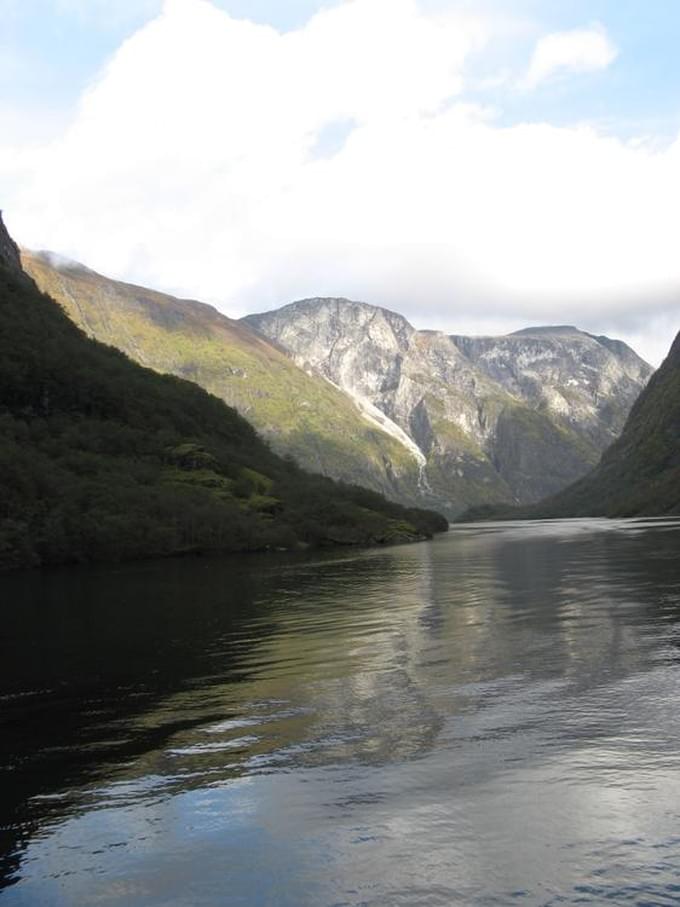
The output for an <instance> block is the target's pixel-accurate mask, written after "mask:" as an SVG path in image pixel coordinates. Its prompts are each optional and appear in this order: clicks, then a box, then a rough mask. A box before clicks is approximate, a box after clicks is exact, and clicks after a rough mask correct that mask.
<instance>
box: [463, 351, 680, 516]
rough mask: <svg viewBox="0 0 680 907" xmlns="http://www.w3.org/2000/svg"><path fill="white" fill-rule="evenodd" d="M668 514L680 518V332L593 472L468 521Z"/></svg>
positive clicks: (476, 514)
mask: <svg viewBox="0 0 680 907" xmlns="http://www.w3.org/2000/svg"><path fill="white" fill-rule="evenodd" d="M666 514H680V334H678V336H677V337H676V338H675V342H674V343H673V346H672V347H671V350H670V353H669V354H668V357H667V358H666V360H665V361H664V363H663V364H662V365H661V367H660V368H659V370H658V371H657V372H656V374H654V375H653V376H652V378H651V380H650V382H649V384H648V385H647V387H646V388H645V389H644V390H643V392H642V394H641V395H640V397H639V399H638V400H637V402H636V403H635V405H634V406H633V408H632V410H631V412H630V416H629V417H628V421H627V422H626V425H625V427H624V430H623V432H622V434H621V437H620V438H619V439H618V441H616V442H615V443H614V444H612V445H611V447H609V449H608V450H607V451H605V453H604V455H603V456H602V460H601V462H600V464H599V465H598V466H597V468H596V469H594V470H593V471H592V472H590V473H589V474H588V475H587V476H585V478H583V479H581V480H580V481H579V482H576V483H575V484H574V485H571V486H570V487H568V488H566V489H564V490H563V491H562V492H561V493H560V494H557V495H555V496H554V497H552V498H550V499H548V500H546V501H542V502H540V503H539V504H537V505H535V506H534V507H530V508H526V509H522V510H518V511H515V510H506V511H495V512H494V511H493V510H487V511H479V510H477V511H475V510H471V511H469V512H468V514H467V515H466V519H477V518H482V517H483V518H492V517H500V518H511V519H520V518H531V519H545V518H556V517H585V516H608V517H626V516H663V515H666Z"/></svg>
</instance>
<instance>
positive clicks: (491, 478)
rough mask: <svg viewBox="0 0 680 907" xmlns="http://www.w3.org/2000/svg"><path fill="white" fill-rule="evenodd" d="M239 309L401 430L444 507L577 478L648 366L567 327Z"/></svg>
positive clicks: (337, 302)
mask: <svg viewBox="0 0 680 907" xmlns="http://www.w3.org/2000/svg"><path fill="white" fill-rule="evenodd" d="M244 320H245V322H246V323H248V324H249V325H251V326H252V327H253V328H255V329H256V330H257V331H259V332H260V333H261V334H262V335H263V336H265V337H267V338H268V339H270V340H272V341H274V342H276V343H277V344H278V345H279V346H280V347H282V348H283V349H285V350H287V351H288V352H289V353H290V355H291V356H292V357H293V359H294V360H295V362H297V364H298V365H299V366H300V367H302V368H304V369H306V370H308V371H310V372H311V373H316V374H320V375H323V376H324V377H325V378H327V379H328V380H329V381H332V382H333V383H334V384H336V385H337V386H338V387H341V388H342V389H343V390H345V391H346V392H347V393H348V394H349V395H350V396H351V397H352V398H353V399H354V400H355V401H356V402H357V404H358V405H359V406H361V407H372V408H373V409H377V410H379V411H380V412H382V413H383V414H384V416H385V418H386V419H389V420H390V423H391V424H392V425H396V426H397V428H398V429H400V430H401V431H403V432H404V433H406V434H407V435H408V436H409V438H410V439H411V441H412V442H413V444H415V445H416V446H417V449H418V450H419V451H420V453H421V467H422V469H421V488H422V489H423V491H424V495H423V497H424V499H425V500H431V501H436V502H437V505H438V507H439V508H440V509H442V510H443V512H445V513H447V514H449V515H455V514H456V513H458V512H460V511H461V509H463V508H464V507H465V506H469V505H475V504H476V505H479V504H482V503H486V504H493V503H501V502H506V503H530V502H534V501H537V500H539V499H541V498H543V497H545V496H546V495H549V494H552V493H554V492H556V491H558V490H560V489H561V488H564V487H565V486H566V485H568V484H569V483H570V482H572V481H574V480H575V479H577V478H579V477H581V476H582V475H583V474H585V473H586V472H587V471H588V470H589V469H590V468H591V467H592V466H593V465H594V464H595V463H597V461H598V460H599V458H600V455H601V453H602V451H603V450H604V449H605V448H606V447H607V446H608V445H609V444H610V443H611V442H612V441H613V440H614V439H615V438H616V437H617V436H618V434H619V432H620V431H621V429H622V428H623V425H624V422H625V419H626V416H627V414H628V412H629V410H630V408H631V406H632V405H633V403H634V401H635V399H636V398H637V396H638V395H639V393H640V391H641V390H642V388H643V387H644V385H645V384H646V382H647V380H648V379H649V376H650V375H651V373H652V369H651V367H650V366H649V365H647V363H645V362H644V361H643V360H642V359H640V358H639V357H638V356H637V355H636V354H635V353H634V352H633V350H631V349H630V348H629V347H627V346H626V345H625V344H623V343H621V342H620V341H616V340H610V339H609V338H606V337H594V336H592V335H590V334H587V333H584V332H582V331H579V330H577V329H576V328H574V327H569V326H561V327H538V328H528V329H526V330H524V331H520V332H518V333H516V334H510V335H508V336H503V337H460V336H449V335H446V334H443V333H440V332H435V331H418V330H415V329H414V328H413V327H412V326H411V325H410V324H409V322H408V321H406V319H405V318H403V317H402V316H400V315H397V314H395V313H393V312H390V311H388V310H386V309H382V308H377V307H375V306H371V305H366V304H364V303H357V302H351V301H349V300H345V299H308V300H303V301H300V302H295V303H292V304H291V305H288V306H284V307H283V308H281V309H278V310H276V311H273V312H267V313H264V314H259V315H250V316H248V317H247V318H246V319H244Z"/></svg>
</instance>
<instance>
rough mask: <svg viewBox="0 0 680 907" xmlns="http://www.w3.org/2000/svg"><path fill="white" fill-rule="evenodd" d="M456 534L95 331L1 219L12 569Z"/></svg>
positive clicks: (1, 540) (3, 484) (2, 429)
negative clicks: (325, 466) (290, 454)
mask: <svg viewBox="0 0 680 907" xmlns="http://www.w3.org/2000/svg"><path fill="white" fill-rule="evenodd" d="M445 528H446V523H445V521H444V520H443V518H441V517H439V516H438V515H436V514H433V513H429V512H426V511H418V510H407V509H405V508H403V507H401V506H399V505H397V504H392V503H389V502H388V501H386V500H385V499H384V498H382V497H381V496H380V495H378V494H376V493H374V492H370V491H365V490H363V489H359V488H355V487H352V486H346V485H340V484H338V483H335V482H333V481H332V480H330V479H326V478H323V477H321V476H312V475H309V474H307V473H304V472H303V471H302V470H300V469H299V467H297V466H296V465H295V464H293V463H292V462H288V461H285V460H283V459H281V458H280V457H278V456H277V455H275V454H274V453H273V452H272V451H271V450H270V449H269V448H268V447H267V445H266V444H265V443H264V442H263V441H262V440H261V439H260V438H259V436H258V435H257V434H256V432H255V431H254V429H253V428H252V427H251V426H250V425H249V424H248V422H246V420H245V419H243V418H242V417H241V416H239V415H238V413H236V411H235V410H233V409H231V408H230V407H228V406H226V405H225V404H224V403H223V402H222V401H221V400H218V399H217V398H216V397H213V396H212V395H211V394H209V393H207V392H206V391H204V390H202V389H201V388H200V387H198V386H197V385H195V384H192V383H190V382H187V381H184V380H181V379H178V378H174V377H169V376H162V375H159V374H157V373H155V372H152V371H150V370H148V369H145V368H142V367H140V366H139V365H136V364H134V363H133V362H131V361H130V360H129V359H128V358H127V357H126V356H125V355H123V354H122V353H120V352H118V351H117V350H115V349H113V348H111V347H107V346H104V345H103V344H101V343H98V342H96V341H93V340H91V339H89V338H87V337H86V336H85V334H84V333H83V332H82V331H81V330H80V329H79V328H77V327H76V326H75V325H74V324H73V323H72V322H71V321H70V320H69V319H68V317H67V316H66V315H65V314H64V312H63V311H62V309H61V308H60V307H59V306H58V305H57V304H56V303H55V302H54V301H53V300H51V299H50V298H49V297H48V296H45V295H43V294H42V293H40V292H39V291H38V289H37V288H36V286H35V285H34V284H33V282H32V281H31V280H30V279H29V278H28V277H27V276H26V275H25V274H24V272H23V271H22V270H21V265H20V261H19V256H18V252H17V249H16V247H15V246H14V243H13V242H12V240H11V238H10V237H9V236H8V234H7V232H6V231H5V229H4V226H3V225H2V222H1V221H0V568H9V567H17V566H30V565H39V564H54V563H64V562H74V561H86V560H108V559H119V558H134V557H142V556H151V555H168V554H176V553H180V552H191V551H204V550H228V551H243V550H252V549H260V548H266V547H272V546H273V547H286V548H288V547H293V546H295V545H297V544H299V543H307V544H338V543H339V544H369V543H376V542H387V541H394V540H401V539H403V540H407V539H414V538H418V537H423V536H425V535H428V534H431V533H432V532H434V531H437V530H441V529H445Z"/></svg>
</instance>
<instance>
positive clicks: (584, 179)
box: [0, 0, 680, 350]
mask: <svg viewBox="0 0 680 907" xmlns="http://www.w3.org/2000/svg"><path fill="white" fill-rule="evenodd" d="M484 37H485V36H484V29H483V27H482V25H481V24H480V23H479V22H477V21H475V20H474V19H471V18H469V17H463V16H460V15H448V16H445V17H434V16H430V15H426V14H424V13H423V12H422V11H421V10H420V9H419V7H418V5H417V4H416V2H415V0H352V2H347V3H344V4H343V5H341V6H339V7H337V8H333V9H330V10H327V11H325V12H322V13H320V14H318V15H317V16H315V17H314V18H313V19H312V20H311V21H310V22H309V23H308V24H307V25H306V26H305V27H304V28H302V29H299V30H297V31H294V32H289V33H286V34H280V33H279V32H277V31H276V30H274V29H272V28H269V27H265V26H260V25H253V24H252V23H248V22H243V21H236V20H234V19H232V18H230V17H229V16H228V15H227V14H225V13H224V12H221V11H219V10H218V9H216V8H215V7H214V6H212V5H211V4H210V3H208V2H206V0H168V2H167V3H166V5H165V10H164V13H163V14H162V15H161V16H159V17H158V18H157V19H155V20H154V21H153V22H151V23H150V24H149V25H147V26H146V27H145V28H143V29H142V30H140V31H139V32H138V33H137V34H135V35H134V36H133V37H132V38H131V39H129V40H128V41H127V42H126V43H125V44H124V45H123V46H122V47H121V48H120V50H119V51H118V53H117V54H116V55H115V57H114V58H113V59H112V60H111V62H110V64H109V65H108V67H107V68H106V71H105V72H104V73H103V74H102V76H101V78H100V80H99V81H98V83H97V84H96V85H94V86H93V87H92V88H91V89H90V90H89V91H88V92H87V94H86V95H85V97H84V98H83V100H82V103H81V105H80V108H79V111H78V113H77V116H76V118H75V120H74V122H73V124H72V125H71V126H70V128H69V129H68V130H66V132H65V133H64V135H63V136H62V137H61V138H60V139H59V140H58V141H56V142H53V143H51V144H50V145H48V146H46V147H43V148H42V149H40V150H38V151H34V152H33V153H32V155H31V156H30V157H26V156H25V155H23V154H22V153H19V151H17V150H16V149H14V150H13V149H4V150H3V149H2V148H0V193H1V194H2V197H3V201H4V207H5V209H6V213H7V220H8V223H9V225H10V227H12V228H13V229H14V231H15V232H16V233H17V235H18V237H19V239H20V240H22V241H23V242H24V243H25V244H26V245H29V246H33V247H42V248H51V249H54V250H56V251H59V252H62V253H64V254H67V255H69V256H70V257H72V258H76V259H79V260H81V261H84V262H85V263H86V264H88V265H89V266H90V267H93V268H96V269H98V270H101V271H103V272H104V273H109V274H112V275H116V276H120V277H122V278H124V279H129V280H133V281H135V282H138V283H143V284H147V285H152V286H157V287H160V288H165V289H167V290H170V291H171V292H177V293H180V294H183V295H189V296H194V297H198V298H204V299H206V300H209V301H214V302H216V303H217V304H218V305H219V306H220V307H221V308H222V309H223V310H224V311H225V312H227V314H231V315H235V316H237V315H240V314H244V313H245V312H247V311H256V310H262V309H264V308H267V307H270V306H273V305H278V304H282V303H285V302H288V301H290V300H291V299H294V298H300V297H302V296H306V295H316V294H335V295H347V296H352V297H354V298H360V299H365V300H367V301H371V302H375V303H379V304H382V305H387V306H388V307H392V308H395V309H397V310H400V311H403V312H404V314H406V315H408V316H409V317H411V318H412V320H413V321H415V322H416V323H418V324H419V325H421V326H427V325H428V324H435V323H436V324H438V325H441V326H446V327H447V328H448V329H450V330H452V331H453V330H459V329H460V327H459V326H461V325H464V326H465V327H466V328H469V327H470V326H471V325H473V324H476V325H477V329H478V330H481V331H484V330H489V329H493V326H494V325H508V326H511V325H512V326H516V327H521V326H523V325H524V324H526V323H527V322H534V323H536V322H543V323H545V322H547V321H553V322H555V321H558V322H562V323H564V322H571V323H574V322H575V323H578V324H580V325H581V326H584V327H586V328H589V329H592V330H600V329H601V326H603V325H606V326H615V325H616V324H617V323H618V324H620V325H624V320H623V319H625V326H626V329H629V330H630V336H631V337H639V338H641V339H642V341H643V342H644V343H647V340H645V339H644V337H643V325H644V324H645V323H647V324H650V325H651V324H659V325H660V324H662V323H663V324H665V323H666V322H665V321H663V319H664V318H666V321H668V320H671V321H672V314H671V315H668V314H667V313H668V312H669V311H670V310H669V301H668V300H669V292H670V288H675V287H678V286H680V257H679V256H678V255H677V236H678V235H679V234H680V229H679V228H680V179H679V176H680V169H679V167H680V144H676V145H673V146H672V147H670V148H667V149H665V150H659V149H658V148H652V147H650V146H647V145H645V144H642V145H639V146H636V147H633V146H631V145H628V144H626V143H623V142H621V141H619V140H617V139H615V138H611V137H608V136H606V135H602V134H599V133H598V132H596V131H594V130H592V129H589V128H585V127H580V128H556V127H552V126H550V125H547V124H534V125H518V126H515V127H503V128H502V127H500V126H499V125H497V124H496V122H495V121H494V120H493V119H490V118H489V113H488V111H485V110H480V109H478V108H476V107H474V106H471V105H469V104H468V103H466V101H465V94H464V88H465V82H464V66H465V62H466V59H467V58H468V56H469V55H470V54H472V53H473V52H474V51H475V49H477V48H478V47H480V46H481V45H482V43H483V41H484ZM338 124H345V125H344V127H343V130H344V131H343V132H342V141H340V142H339V143H338V146H337V147H333V149H332V153H329V154H325V153H319V149H320V147H321V149H322V150H323V147H324V141H325V140H326V137H327V135H328V131H329V129H330V131H331V133H332V132H333V129H334V128H336V127H337V126H338ZM345 127H346V128H345ZM352 127H353V128H352ZM654 319H656V321H655V320H654ZM678 326H680V325H678ZM676 329H677V328H676ZM655 342H657V341H655ZM648 348H649V349H650V350H651V348H652V347H651V339H650V340H649V347H648Z"/></svg>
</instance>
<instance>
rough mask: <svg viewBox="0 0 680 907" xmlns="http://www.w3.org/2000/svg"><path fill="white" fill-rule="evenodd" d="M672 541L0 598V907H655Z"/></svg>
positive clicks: (631, 534)
mask: <svg viewBox="0 0 680 907" xmlns="http://www.w3.org/2000/svg"><path fill="white" fill-rule="evenodd" d="M679 553H680V521H675V522H674V521H646V522H645V521H614V522H612V521H566V522H553V523H543V524H532V523H514V524H513V523H511V524H504V525H500V524H498V525H489V524H487V525H478V526H469V527H461V528H454V529H453V530H452V531H451V532H450V533H449V535H448V536H446V537H440V538H437V539H436V540H434V541H433V542H430V543H425V544H420V545H411V546H402V547H395V548H390V549H381V550H372V551H363V552H359V553H349V554H348V553H346V552H344V553H333V554H327V555H322V556H319V555H315V556H306V557H300V558H297V559H296V558H291V557H282V558H281V559H275V558H272V557H259V556H254V557H251V558H246V559H239V560H235V559H224V560H216V559H207V560H184V561H172V562H165V563H160V564H157V563H153V564H137V565H132V566H125V567H116V568H97V569H84V568H81V569H75V570H65V571H60V572H56V573H55V572H50V573H45V574H34V575H33V574H24V575H16V576H13V577H5V578H4V579H2V580H0V591H1V592H2V611H3V614H2V627H1V630H0V636H1V649H0V676H1V680H2V688H1V694H2V698H1V699H0V710H1V711H0V785H1V786H0V810H1V812H0V848H1V850H0V868H1V871H2V876H1V880H2V884H3V886H4V888H3V890H2V892H1V893H0V904H1V905H2V907H19V905H21V907H25V905H41V907H45V905H46V907H50V905H59V907H62V905H63V907H75V905H95V904H96V905H114V907H137V905H140V907H152V905H153V907H160V905H163V907H179V905H182V907H184V905H192V907H195V905H221V904H225V905H244V907H259V905H277V907H278V905H285V907H288V905H290V907H303V905H305V907H306V905H313V907H325V905H329V907H330V905H385V907H388V905H409V907H410V905H452V904H464V905H487V904H488V905H492V904H494V905H495V904H517V903H522V904H541V905H547V904H550V905H552V904H584V903H592V904H600V903H603V902H606V903H614V904H619V903H620V904H641V905H642V904H647V905H651V904H654V905H664V904H678V903H680V709H679V708H678V703H679V701H680V558H679V557H678V554H679Z"/></svg>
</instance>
